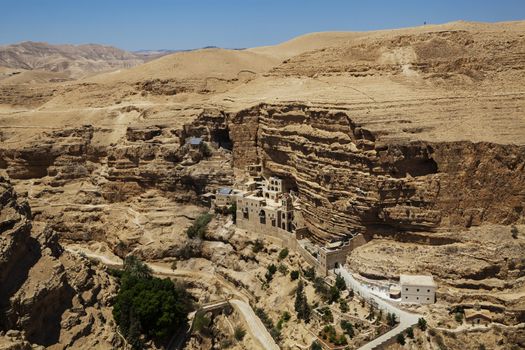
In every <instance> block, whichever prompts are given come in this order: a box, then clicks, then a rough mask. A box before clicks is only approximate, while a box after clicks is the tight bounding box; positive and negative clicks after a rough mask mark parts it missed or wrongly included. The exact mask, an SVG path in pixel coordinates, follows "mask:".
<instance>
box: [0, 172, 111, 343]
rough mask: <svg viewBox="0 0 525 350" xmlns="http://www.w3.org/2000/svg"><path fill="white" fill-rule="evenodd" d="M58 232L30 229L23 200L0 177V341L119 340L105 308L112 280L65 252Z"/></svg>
mask: <svg viewBox="0 0 525 350" xmlns="http://www.w3.org/2000/svg"><path fill="white" fill-rule="evenodd" d="M57 238H58V237H57V235H56V234H55V233H54V232H53V231H52V230H50V229H43V230H41V229H38V228H37V229H32V225H31V210H30V208H29V206H28V204H27V203H26V202H22V201H20V200H18V198H17V195H16V194H15V192H14V191H13V187H12V186H11V184H10V183H9V182H8V181H7V180H6V179H5V178H0V310H1V315H2V318H1V319H0V343H2V342H6V343H9V342H11V343H13V344H17V345H13V346H20V347H21V348H24V346H25V347H27V345H28V342H29V343H33V344H38V345H43V346H51V345H53V346H54V347H55V348H65V347H81V346H84V347H92V346H96V345H97V344H99V345H102V344H104V345H105V346H112V345H113V346H115V345H118V344H119V339H117V338H115V334H114V331H115V330H114V326H112V325H111V322H112V321H111V311H110V309H109V301H110V299H111V298H112V296H113V295H114V293H115V284H114V283H113V282H112V280H111V279H110V278H109V277H108V275H107V274H106V273H105V272H104V271H103V270H101V269H100V268H98V267H96V266H93V265H92V264H91V263H89V262H88V261H87V260H86V259H82V258H80V257H78V256H72V255H70V254H68V253H66V252H64V251H63V249H62V247H61V246H60V245H59V244H58V241H57ZM6 331H7V333H6V338H3V335H4V332H6Z"/></svg>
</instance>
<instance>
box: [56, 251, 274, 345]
mask: <svg viewBox="0 0 525 350" xmlns="http://www.w3.org/2000/svg"><path fill="white" fill-rule="evenodd" d="M65 250H66V251H68V252H70V253H73V254H82V255H85V256H86V257H88V258H90V259H95V260H98V261H100V262H101V263H102V264H104V265H107V266H111V267H122V265H123V262H122V259H120V258H118V257H114V256H110V255H109V254H104V253H101V252H93V251H90V250H87V249H83V248H80V247H75V248H70V247H65ZM146 264H147V265H148V267H149V268H150V269H151V271H153V273H154V274H157V275H163V276H179V277H190V278H195V279H199V280H207V281H213V280H215V281H217V282H218V283H220V284H221V286H223V287H224V288H225V289H227V290H228V291H229V292H231V293H232V295H235V299H231V300H230V304H231V305H233V307H234V308H235V309H236V310H237V311H239V314H240V315H241V316H242V318H243V319H244V323H245V325H246V326H247V329H248V332H249V333H250V335H251V336H252V337H253V338H254V339H255V340H256V341H257V342H258V343H259V344H260V347H261V349H266V350H278V349H279V346H277V344H276V343H275V341H274V340H273V338H272V336H271V335H270V333H269V332H268V330H267V329H266V327H265V326H264V324H263V323H262V321H261V320H260V319H259V317H257V315H256V314H255V312H254V311H253V309H252V307H251V306H250V304H249V303H248V302H247V298H246V296H245V295H243V294H242V293H240V292H239V291H238V290H237V289H236V288H235V287H234V286H232V285H230V284H229V283H228V282H227V281H225V280H224V279H222V278H219V277H218V276H216V275H215V274H214V273H209V272H202V271H192V270H181V269H176V270H173V269H171V268H169V267H166V266H163V265H160V264H155V263H148V262H147V263H146Z"/></svg>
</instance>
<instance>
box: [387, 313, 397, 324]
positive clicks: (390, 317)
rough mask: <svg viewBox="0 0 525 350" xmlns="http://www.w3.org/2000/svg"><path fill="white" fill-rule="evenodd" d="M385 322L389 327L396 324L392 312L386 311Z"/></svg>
mask: <svg viewBox="0 0 525 350" xmlns="http://www.w3.org/2000/svg"><path fill="white" fill-rule="evenodd" d="M386 323H387V324H388V325H389V326H390V327H394V326H395V325H396V324H397V317H396V315H395V314H394V313H390V312H389V313H388V314H387V315H386Z"/></svg>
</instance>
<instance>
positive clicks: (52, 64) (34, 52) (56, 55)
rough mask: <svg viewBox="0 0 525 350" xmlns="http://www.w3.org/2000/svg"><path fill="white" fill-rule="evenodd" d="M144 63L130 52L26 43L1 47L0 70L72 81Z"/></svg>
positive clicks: (86, 46)
mask: <svg viewBox="0 0 525 350" xmlns="http://www.w3.org/2000/svg"><path fill="white" fill-rule="evenodd" d="M144 61H145V60H144V58H143V57H141V56H139V55H136V54H133V53H131V52H127V51H124V50H120V49H117V48H115V47H111V46H103V45H97V44H86V45H51V44H47V43H40V42H31V41H25V42H22V43H19V44H12V45H5V46H0V66H3V67H7V68H18V69H25V70H42V71H48V72H65V73H67V74H68V75H70V76H72V77H75V78H78V77H81V76H85V75H90V74H93V73H96V72H102V71H108V70H115V69H119V68H130V67H133V66H135V65H138V64H140V63H143V62H144Z"/></svg>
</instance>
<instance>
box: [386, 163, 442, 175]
mask: <svg viewBox="0 0 525 350" xmlns="http://www.w3.org/2000/svg"><path fill="white" fill-rule="evenodd" d="M437 172H438V165H437V163H436V161H435V160H434V159H432V158H408V159H406V158H405V159H403V160H399V161H397V162H395V163H394V169H393V170H392V175H393V176H395V177H406V176H407V174H408V175H410V176H412V177H416V176H425V175H430V174H436V173H437Z"/></svg>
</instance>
